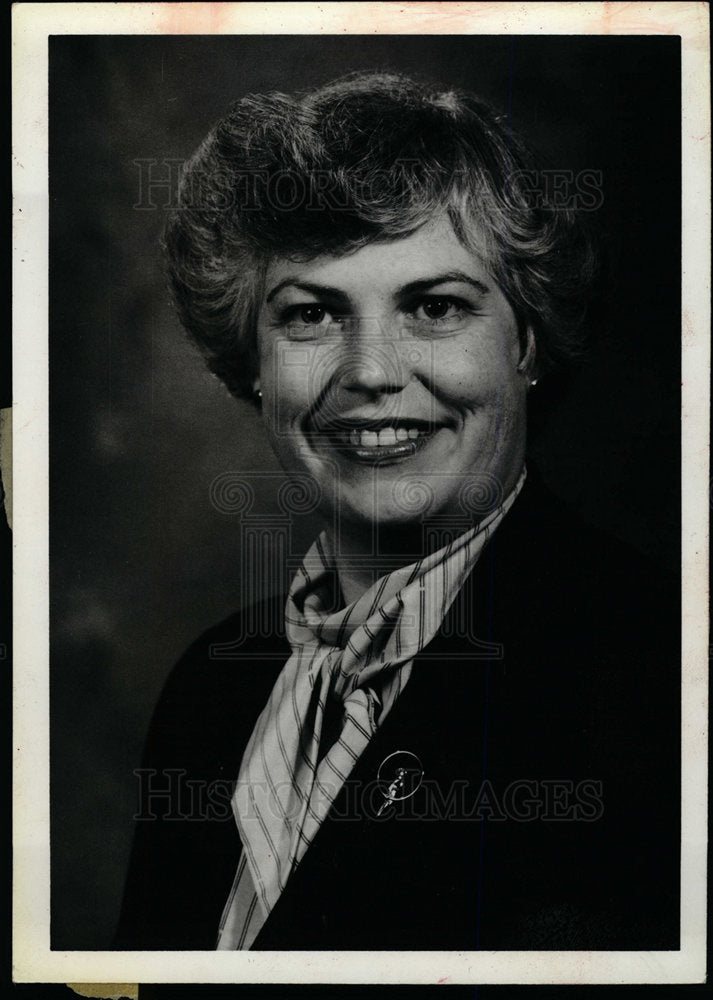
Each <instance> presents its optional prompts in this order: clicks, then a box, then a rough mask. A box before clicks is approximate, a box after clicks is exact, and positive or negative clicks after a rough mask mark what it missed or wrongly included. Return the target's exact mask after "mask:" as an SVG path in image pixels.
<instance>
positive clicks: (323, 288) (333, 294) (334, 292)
mask: <svg viewBox="0 0 713 1000" xmlns="http://www.w3.org/2000/svg"><path fill="white" fill-rule="evenodd" d="M288 286H289V287H291V288H297V289H299V291H301V292H309V293H310V294H311V295H316V296H320V295H322V296H326V297H329V298H332V299H339V300H340V301H344V302H346V301H347V300H348V298H349V297H348V295H347V294H346V293H345V292H344V291H342V289H341V288H334V287H333V286H332V285H315V284H313V283H312V282H311V281H300V280H299V278H285V279H284V280H283V281H280V282H278V283H277V284H276V285H275V287H274V288H272V289H270V291H269V292H268V293H267V295H266V296H265V302H266V303H267V304H268V305H269V303H270V302H272V300H273V299H274V298H275V296H276V295H277V293H278V292H281V291H282V289H283V288H287V287H288Z"/></svg>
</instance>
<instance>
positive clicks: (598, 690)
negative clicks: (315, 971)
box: [115, 476, 680, 950]
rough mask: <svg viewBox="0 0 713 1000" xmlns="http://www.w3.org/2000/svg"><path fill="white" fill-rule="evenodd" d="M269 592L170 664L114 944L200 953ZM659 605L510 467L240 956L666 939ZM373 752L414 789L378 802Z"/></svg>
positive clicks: (270, 676) (273, 648) (648, 573)
mask: <svg viewBox="0 0 713 1000" xmlns="http://www.w3.org/2000/svg"><path fill="white" fill-rule="evenodd" d="M283 607H284V601H283V599H282V598H280V599H278V600H277V601H276V602H274V603H273V604H270V603H268V604H267V605H264V606H263V607H261V608H259V609H257V613H256V610H255V609H252V611H249V612H240V613H238V614H236V615H233V616H232V617H231V618H229V619H228V620H227V621H225V622H224V623H223V624H221V625H219V626H218V627H217V628H214V629H212V630H211V631H209V632H207V633H206V634H205V635H203V636H202V637H201V638H200V639H199V640H198V641H197V642H195V643H194V644H193V645H192V646H191V648H190V649H189V650H188V652H187V653H186V654H185V656H184V657H183V658H182V659H181V661H180V662H179V663H178V665H177V666H176V668H175V669H174V671H173V672H172V674H171V675H170V677H169V680H168V682H167V684H166V687H165V690H164V692H163V694H162V696H161V699H160V702H159V704H158V706H157V708H156V711H155V714H154V717H153V721H152V724H151V728H150V732H149V736H148V740H147V743H146V750H145V757H144V762H143V766H144V768H145V769H147V770H146V772H145V773H144V775H143V804H142V810H143V814H144V817H145V818H143V819H140V820H139V821H138V822H137V828H136V837H135V843H134V848H133V853H132V858H131V863H130V870H129V875H128V881H127V887H126V892H125V898H124V904H123V909H122V913H121V919H120V924H119V930H118V934H117V938H116V942H115V946H116V947H117V948H125V949H170V950H177V949H212V948H214V947H215V942H216V932H217V927H218V922H219V920H220V916H221V912H222V909H223V906H224V904H225V901H226V898H227V895H228V892H229V889H230V886H231V884H232V880H233V876H234V873H235V868H236V865H237V861H238V857H239V854H240V842H239V837H238V833H237V828H236V826H235V823H234V821H233V818H232V814H231V812H230V808H229V799H230V794H231V782H233V781H234V780H235V778H236V777H237V774H238V770H239V766H240V761H241V757H242V754H243V750H244V748H245V745H246V743H247V740H248V738H249V736H250V733H251V731H252V728H253V725H254V723H255V720H256V718H257V716H258V714H259V713H260V711H261V710H262V708H263V706H264V704H265V702H266V700H267V697H268V695H269V693H270V690H271V688H272V686H273V684H274V681H275V679H276V677H277V675H278V673H279V671H280V670H281V668H282V666H283V665H284V663H285V661H286V659H287V656H288V655H289V648H288V646H287V643H286V641H285V639H284V637H281V636H280V635H279V634H278V633H279V632H280V629H279V628H275V629H272V630H269V631H268V634H265V635H264V636H262V637H260V636H259V635H255V632H256V631H259V630H256V629H255V628H254V627H253V626H254V625H255V623H259V622H260V621H264V622H268V623H269V622H281V621H282V617H281V615H282V609H283ZM251 615H252V617H250V616H251ZM271 616H272V617H271ZM679 621H680V606H679V588H678V584H677V581H666V580H662V579H661V577H660V574H659V573H657V572H654V571H653V570H652V568H651V566H649V565H648V564H647V563H646V562H645V561H644V560H643V559H642V558H641V557H640V556H638V555H637V554H635V553H634V552H632V551H631V550H629V549H628V548H627V547H626V546H625V545H623V544H622V543H620V542H618V541H615V540H612V539H610V538H608V537H606V536H604V535H601V534H599V533H598V532H596V531H594V530H593V529H591V528H589V527H586V526H584V525H583V524H582V523H580V522H579V521H578V520H577V519H576V518H575V517H574V516H573V515H572V514H571V513H570V512H568V510H567V509H566V508H565V507H563V506H562V505H561V504H560V503H559V502H558V501H556V500H555V499H554V498H553V497H552V496H551V495H549V494H548V493H547V492H546V491H545V490H544V489H543V488H542V487H541V486H540V485H539V484H538V483H537V482H536V480H535V477H533V476H531V477H530V479H529V480H528V483H527V484H526V486H525V488H524V491H523V493H522V495H521V496H520V497H519V498H518V500H517V502H516V503H515V505H514V507H513V509H512V510H511V512H510V513H509V515H508V516H507V517H506V518H505V520H504V522H503V523H502V525H501V526H500V528H499V529H498V531H497V533H496V535H495V537H494V538H493V540H492V541H491V542H490V543H489V545H488V547H487V548H486V550H485V551H484V553H483V554H482V556H481V558H480V560H479V562H478V565H477V566H476V568H475V570H474V573H473V574H472V576H471V578H470V579H469V581H468V585H467V586H466V587H464V588H463V590H462V591H461V593H460V595H459V597H458V599H457V600H456V602H455V604H454V606H453V608H452V609H451V612H450V614H449V616H448V618H447V620H446V622H444V625H443V627H442V629H441V632H440V633H439V634H438V635H437V636H436V638H435V639H434V640H433V642H432V643H431V644H430V645H429V646H428V647H427V648H426V649H425V650H424V651H423V652H422V653H421V654H420V655H419V656H418V657H417V659H416V660H415V662H414V668H413V673H412V676H411V680H410V682H409V684H408V685H407V687H406V689H405V691H404V693H403V694H402V696H401V697H400V699H399V700H398V702H397V703H396V705H395V706H394V708H393V710H392V711H391V713H390V715H389V716H388V718H387V720H386V721H385V723H384V725H383V726H382V727H381V728H380V729H379V731H378V732H377V734H376V736H375V738H374V739H373V740H372V742H371V743H370V744H369V746H368V748H367V750H366V751H365V753H364V754H363V756H362V758H361V759H360V760H359V762H358V763H357V765H356V767H355V769H354V772H353V774H352V776H351V779H350V781H349V782H348V784H347V786H346V787H345V789H343V791H342V794H341V795H340V796H339V797H338V799H337V800H336V802H335V803H334V806H333V809H332V812H331V814H330V817H329V818H328V820H327V821H326V822H325V823H324V824H323V826H322V828H321V829H320V831H319V833H318V835H317V837H316V839H315V841H314V843H313V845H312V847H311V848H310V849H309V851H308V852H307V854H306V855H305V857H304V859H303V861H302V863H301V864H300V866H299V867H298V869H297V870H296V872H295V873H294V874H293V876H292V877H291V879H290V881H289V883H288V885H287V888H286V890H285V892H284V893H283V895H282V896H281V898H280V900H279V901H278V903H277V905H276V906H275V908H274V910H273V911H272V913H271V915H270V917H269V919H268V921H267V922H266V924H265V926H264V927H263V929H262V931H261V932H260V934H259V936H258V938H257V940H256V942H255V944H254V948H256V949H315V950H320V949H326V950H346V949H359V950H362V949H363V950H416V949H429V950H430V949H433V950H449V949H457V950H475V949H494V950H501V949H616V950H620V949H676V948H678V940H679V937H678V935H679V909H678V908H679V898H678V882H679V791H680V784H679V750H680V746H679V742H680V728H679V710H680V692H679V685H680V669H679V668H680V646H679ZM463 623H466V624H467V625H468V629H467V634H463V628H462V625H463ZM263 631H264V630H263ZM246 636H247V638H246ZM241 637H242V639H241ZM488 644H490V645H488ZM395 750H409V751H411V752H413V753H415V754H416V755H417V756H418V757H419V758H420V760H421V762H422V764H423V767H424V771H425V777H424V782H423V785H422V787H421V789H419V791H418V792H417V793H416V795H414V796H413V798H411V799H409V800H408V801H407V802H404V803H403V804H402V805H401V806H400V807H398V808H395V809H394V810H393V812H392V813H391V814H390V815H389V817H388V818H386V819H384V818H377V817H376V811H377V807H378V804H379V803H380V802H381V801H383V799H382V798H381V795H380V794H379V792H378V790H377V789H375V778H376V774H377V771H378V768H379V765H380V763H381V762H382V761H383V760H384V758H386V757H387V756H388V755H389V754H390V753H392V752H393V751H395ZM191 782H192V784H190V783H191ZM170 783H172V784H171V788H172V793H171V794H169V795H165V796H161V794H160V792H161V790H162V789H167V788H168V787H169V784H170ZM151 817H153V818H151Z"/></svg>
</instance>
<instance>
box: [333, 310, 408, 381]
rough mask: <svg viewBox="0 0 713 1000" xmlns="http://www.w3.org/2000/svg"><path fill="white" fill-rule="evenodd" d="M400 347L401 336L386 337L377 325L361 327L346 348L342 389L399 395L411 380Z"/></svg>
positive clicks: (342, 371) (347, 341)
mask: <svg viewBox="0 0 713 1000" xmlns="http://www.w3.org/2000/svg"><path fill="white" fill-rule="evenodd" d="M400 347H401V345H400V339H399V337H398V336H394V335H393V334H392V335H390V336H389V335H385V334H384V332H383V329H382V328H380V327H377V326H376V324H369V325H364V326H360V329H359V330H358V331H356V332H355V333H352V334H351V335H350V336H349V337H348V338H347V339H346V341H345V343H344V345H343V348H344V355H343V358H342V363H341V366H340V371H339V384H340V386H341V387H342V388H343V389H345V390H348V391H351V392H366V393H369V394H370V395H376V394H379V393H388V392H398V391H400V390H401V389H403V388H404V386H405V385H406V383H407V382H408V381H409V379H410V377H411V374H410V371H408V370H407V369H408V366H407V364H406V359H405V357H404V354H403V352H402V350H401V349H400Z"/></svg>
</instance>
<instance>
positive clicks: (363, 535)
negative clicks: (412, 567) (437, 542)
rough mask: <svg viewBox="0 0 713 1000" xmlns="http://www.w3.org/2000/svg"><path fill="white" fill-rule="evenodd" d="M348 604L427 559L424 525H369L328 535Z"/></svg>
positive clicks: (344, 529) (349, 527) (353, 527)
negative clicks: (404, 568)
mask: <svg viewBox="0 0 713 1000" xmlns="http://www.w3.org/2000/svg"><path fill="white" fill-rule="evenodd" d="M328 534H329V540H330V544H331V547H332V552H333V554H334V559H335V562H336V565H337V571H338V573H339V584H340V587H341V590H342V596H343V598H344V601H345V603H346V604H352V603H353V602H354V601H356V600H358V598H359V597H361V595H362V594H363V593H365V591H367V590H368V589H369V587H371V586H372V584H374V583H375V582H376V581H377V580H378V579H380V578H381V577H383V576H385V575H386V574H387V573H392V572H393V571H394V570H395V569H398V568H400V567H401V566H408V565H409V564H410V563H414V562H417V561H418V560H419V559H421V558H422V557H423V556H424V555H425V552H424V538H423V531H422V527H421V525H420V524H417V525H416V526H415V527H409V528H408V529H399V528H395V527H393V526H388V525H383V524H382V525H378V524H368V523H365V524H364V525H355V526H352V525H349V526H342V527H341V529H340V531H339V532H338V534H335V533H333V532H328Z"/></svg>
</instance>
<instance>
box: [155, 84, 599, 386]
mask: <svg viewBox="0 0 713 1000" xmlns="http://www.w3.org/2000/svg"><path fill="white" fill-rule="evenodd" d="M540 176H541V174H540V172H538V170H537V168H536V162H535V159H534V157H533V155H532V153H531V152H530V151H529V149H528V148H527V147H526V146H525V144H524V143H523V142H522V140H521V139H519V138H518V137H517V136H515V135H514V134H513V133H512V132H511V130H510V128H509V126H508V124H507V121H506V120H505V119H504V118H503V117H502V116H499V115H498V114H497V113H496V112H494V111H493V109H492V108H490V107H489V106H488V105H486V104H485V103H483V102H482V101H480V100H479V99H478V98H476V97H475V96H474V95H472V94H470V93H466V92H456V91H447V92H439V91H436V90H433V89H430V88H428V87H426V86H424V85H423V84H421V83H418V82H416V81H414V80H412V79H410V78H406V77H403V76H398V75H393V74H382V73H356V74H351V75H349V76H347V77H344V78H342V79H340V80H337V81H336V82H334V83H331V84H329V85H327V86H325V87H322V88H320V89H318V90H314V91H311V92H309V93H306V94H303V95H301V96H296V97H293V96H288V95H285V94H281V93H270V94H263V95H254V94H252V95H248V96H246V97H244V98H243V99H242V100H239V101H238V102H237V103H235V104H234V105H233V107H232V109H231V111H230V113H229V114H228V115H227V116H226V117H225V118H224V119H222V120H221V121H219V122H218V124H217V125H216V126H215V127H214V128H213V129H212V130H211V131H210V133H209V134H208V136H207V137H206V139H205V140H204V142H203V143H202V144H201V145H200V147H199V148H198V150H197V151H196V152H195V153H194V154H193V156H192V157H191V159H190V160H189V161H188V162H187V164H186V165H185V167H184V169H183V172H182V176H181V182H180V185H179V191H178V197H177V204H176V207H175V208H174V209H173V210H172V211H171V213H170V215H169V218H168V223H167V227H166V236H165V246H166V251H167V256H168V264H169V274H170V279H171V284H172V288H173V293H174V297H175V301H176V303H177V306H178V310H179V314H180V317H181V321H182V323H183V325H184V327H185V328H186V330H187V331H188V333H189V334H190V335H191V336H192V337H193V339H194V340H195V342H196V343H197V344H198V346H199V348H200V349H201V351H202V352H203V354H204V356H205V358H206V361H207V363H208V365H209V367H210V369H211V370H212V371H213V372H214V373H215V374H216V375H218V376H219V377H220V378H221V379H222V380H223V381H224V382H225V383H226V385H227V386H228V388H229V390H230V391H231V392H232V393H233V394H234V395H235V396H237V397H239V398H246V399H250V398H251V397H252V394H253V392H252V386H253V383H254V380H255V377H256V375H257V369H258V355H257V343H256V324H257V313H258V308H259V303H260V298H261V294H262V290H263V285H264V277H265V272H266V269H267V266H268V265H269V262H270V261H271V260H272V259H274V258H276V257H281V258H291V259H297V260H309V259H311V258H314V257H316V256H318V255H320V254H324V253H333V254H348V253H350V252H353V251H355V250H357V249H359V248H360V247H362V246H364V245H366V244H368V243H370V242H374V241H377V240H378V241H384V240H394V239H398V238H400V237H404V236H407V235H409V234H411V233H413V232H415V231H416V230H417V229H418V228H419V227H420V226H422V225H423V224H424V223H425V222H427V221H429V220H430V219H432V218H434V217H435V216H437V215H439V214H442V213H446V214H447V216H448V218H449V219H450V221H451V224H452V226H453V229H454V231H455V233H456V235H457V237H458V238H459V240H460V241H461V242H462V243H463V245H464V246H466V247H467V248H468V249H469V250H471V251H472V252H473V253H476V254H478V255H479V256H480V257H481V258H482V259H483V261H484V263H485V265H486V267H487V268H488V270H489V271H490V273H491V275H492V276H493V278H494V280H495V281H496V282H497V283H498V285H499V286H500V287H501V289H502V290H503V293H504V294H505V296H506V297H507V299H508V301H509V302H510V304H511V306H512V308H513V310H514V312H515V315H516V317H517V319H518V322H519V324H520V329H521V331H522V330H524V329H526V327H527V326H529V327H531V328H532V330H533V332H534V335H535V340H536V345H537V370H538V374H540V375H541V374H543V373H545V372H547V371H550V370H553V369H557V368H561V367H562V366H563V365H565V364H567V363H569V362H571V361H572V360H573V359H575V358H576V357H577V356H579V354H580V353H581V349H582V340H583V338H582V332H581V331H582V321H583V319H584V316H585V313H586V308H587V303H588V300H589V298H590V293H591V288H592V286H593V283H594V280H595V277H596V274H597V254H596V251H595V247H594V241H593V240H592V238H591V234H590V232H589V228H588V227H587V226H586V225H582V218H581V213H580V212H578V211H577V209H576V207H573V206H571V205H564V206H557V207H556V208H555V209H553V207H552V206H551V205H548V204H546V203H543V202H544V201H545V200H544V199H543V198H542V197H541V191H540V189H539V187H538V180H539V177H540Z"/></svg>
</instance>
